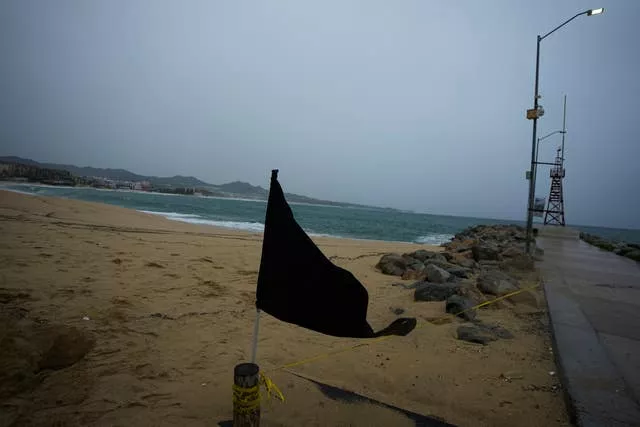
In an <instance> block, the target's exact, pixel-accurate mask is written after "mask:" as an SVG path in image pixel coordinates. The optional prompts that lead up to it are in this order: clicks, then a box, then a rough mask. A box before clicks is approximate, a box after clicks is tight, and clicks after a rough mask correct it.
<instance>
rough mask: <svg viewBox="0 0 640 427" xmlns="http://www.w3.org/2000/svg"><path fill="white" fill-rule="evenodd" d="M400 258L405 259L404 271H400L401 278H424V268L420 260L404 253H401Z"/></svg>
mask: <svg viewBox="0 0 640 427" xmlns="http://www.w3.org/2000/svg"><path fill="white" fill-rule="evenodd" d="M402 258H404V260H405V270H404V273H402V278H403V279H404V280H415V279H423V278H424V276H425V273H424V271H425V269H424V264H423V263H422V261H420V260H418V259H416V258H413V257H411V256H409V255H406V254H405V255H403V256H402Z"/></svg>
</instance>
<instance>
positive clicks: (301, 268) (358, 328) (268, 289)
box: [256, 170, 416, 338]
mask: <svg viewBox="0 0 640 427" xmlns="http://www.w3.org/2000/svg"><path fill="white" fill-rule="evenodd" d="M368 305H369V294H368V293H367V290H366V289H365V287H364V286H362V284H361V283H360V282H359V281H358V279H356V278H355V277H354V276H353V274H351V273H350V272H348V271H347V270H345V269H342V268H340V267H337V266H335V265H333V263H332V262H331V261H329V259H328V258H327V257H326V256H324V254H323V253H322V252H321V251H320V249H319V248H318V247H317V246H316V245H315V243H313V241H312V240H311V238H309V236H307V233H305V232H304V230H303V229H302V227H300V225H298V223H297V222H296V220H295V219H294V217H293V212H292V211H291V208H290V207H289V205H288V204H287V201H286V200H285V198H284V193H283V191H282V187H280V183H279V182H278V171H277V170H274V171H273V172H272V175H271V189H270V191H269V202H268V204H267V215H266V220H265V227H264V241H263V243H262V259H261V261H260V274H259V276H258V290H257V300H256V306H257V308H258V309H260V310H264V311H265V312H267V313H269V314H271V315H272V316H274V317H276V318H278V319H280V320H282V321H285V322H289V323H294V324H296V325H299V326H302V327H303V328H308V329H312V330H314V331H317V332H321V333H323V334H327V335H333V336H337V337H353V338H373V337H376V336H381V335H407V334H408V333H409V332H411V331H412V330H413V328H415V326H416V320H415V319H409V318H402V319H397V320H396V321H394V322H393V323H392V324H391V325H389V326H388V327H386V328H385V329H383V330H382V331H380V332H377V333H376V332H374V331H373V329H371V326H369V323H367V306H368Z"/></svg>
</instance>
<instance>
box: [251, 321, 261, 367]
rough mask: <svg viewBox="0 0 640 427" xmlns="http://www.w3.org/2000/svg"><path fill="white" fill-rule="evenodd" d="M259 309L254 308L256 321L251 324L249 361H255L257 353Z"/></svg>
mask: <svg viewBox="0 0 640 427" xmlns="http://www.w3.org/2000/svg"><path fill="white" fill-rule="evenodd" d="M260 311H261V310H260V309H257V310H256V321H255V323H254V325H253V344H252V345H251V363H256V355H257V354H258V330H259V328H260Z"/></svg>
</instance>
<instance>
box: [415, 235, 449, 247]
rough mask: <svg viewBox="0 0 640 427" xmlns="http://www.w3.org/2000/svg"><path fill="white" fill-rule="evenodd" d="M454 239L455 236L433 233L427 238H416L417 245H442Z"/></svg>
mask: <svg viewBox="0 0 640 427" xmlns="http://www.w3.org/2000/svg"><path fill="white" fill-rule="evenodd" d="M452 238H453V234H442V233H431V234H427V235H426V236H419V237H417V238H416V240H415V242H416V243H424V244H425V245H440V244H442V243H446V242H448V241H449V240H451V239H452Z"/></svg>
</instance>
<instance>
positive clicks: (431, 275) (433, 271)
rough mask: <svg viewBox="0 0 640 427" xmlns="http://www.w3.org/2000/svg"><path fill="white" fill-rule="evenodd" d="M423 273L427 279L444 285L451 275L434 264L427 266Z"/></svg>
mask: <svg viewBox="0 0 640 427" xmlns="http://www.w3.org/2000/svg"><path fill="white" fill-rule="evenodd" d="M425 272H426V273H427V279H428V280H429V281H430V282H434V283H445V282H446V281H448V280H449V278H450V277H451V274H450V273H449V272H448V271H447V270H445V269H443V268H440V267H438V266H437V265H435V264H427V268H426V269H425Z"/></svg>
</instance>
